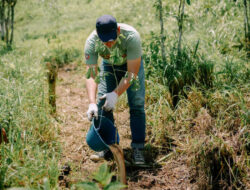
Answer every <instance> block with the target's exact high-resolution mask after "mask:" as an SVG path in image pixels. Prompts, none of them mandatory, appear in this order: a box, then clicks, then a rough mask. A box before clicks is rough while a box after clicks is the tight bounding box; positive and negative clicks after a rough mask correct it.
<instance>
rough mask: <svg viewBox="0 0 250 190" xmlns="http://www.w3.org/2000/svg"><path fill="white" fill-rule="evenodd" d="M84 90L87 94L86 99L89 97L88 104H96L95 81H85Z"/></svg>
mask: <svg viewBox="0 0 250 190" xmlns="http://www.w3.org/2000/svg"><path fill="white" fill-rule="evenodd" d="M86 89H87V92H88V97H89V103H90V104H91V103H94V104H96V89H97V84H96V82H95V80H94V79H93V78H92V77H90V78H89V79H86Z"/></svg>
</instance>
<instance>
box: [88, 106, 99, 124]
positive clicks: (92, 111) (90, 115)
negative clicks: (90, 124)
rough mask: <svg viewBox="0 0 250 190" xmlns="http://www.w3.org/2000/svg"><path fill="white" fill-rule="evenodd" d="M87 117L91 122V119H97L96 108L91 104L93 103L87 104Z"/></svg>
mask: <svg viewBox="0 0 250 190" xmlns="http://www.w3.org/2000/svg"><path fill="white" fill-rule="evenodd" d="M87 116H88V119H89V121H92V119H93V117H95V118H96V119H98V107H97V105H96V104H93V103H91V104H89V109H88V111H87Z"/></svg>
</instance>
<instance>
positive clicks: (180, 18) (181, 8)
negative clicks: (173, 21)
mask: <svg viewBox="0 0 250 190" xmlns="http://www.w3.org/2000/svg"><path fill="white" fill-rule="evenodd" d="M184 7H185V0H180V4H179V13H178V26H179V40H178V55H179V54H180V52H181V40H182V29H183V18H184Z"/></svg>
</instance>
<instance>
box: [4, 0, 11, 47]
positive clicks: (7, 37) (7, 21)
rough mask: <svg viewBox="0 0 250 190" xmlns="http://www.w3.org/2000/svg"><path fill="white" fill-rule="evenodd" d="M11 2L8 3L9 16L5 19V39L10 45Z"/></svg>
mask: <svg viewBox="0 0 250 190" xmlns="http://www.w3.org/2000/svg"><path fill="white" fill-rule="evenodd" d="M10 11H11V9H10V3H8V11H7V18H6V19H5V32H6V34H5V40H6V45H7V46H9V24H10Z"/></svg>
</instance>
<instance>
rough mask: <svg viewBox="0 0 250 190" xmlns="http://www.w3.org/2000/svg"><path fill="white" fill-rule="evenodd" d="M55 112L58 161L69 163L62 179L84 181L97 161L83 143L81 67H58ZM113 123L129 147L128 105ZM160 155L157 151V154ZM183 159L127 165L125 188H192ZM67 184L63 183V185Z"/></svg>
mask: <svg viewBox="0 0 250 190" xmlns="http://www.w3.org/2000/svg"><path fill="white" fill-rule="evenodd" d="M56 90H57V115H58V119H59V121H60V123H59V131H60V141H61V143H62V151H63V152H62V154H63V157H62V159H61V163H60V164H61V165H64V164H67V163H68V164H69V165H70V167H71V172H70V174H69V175H68V176H67V177H65V180H64V181H62V182H61V183H62V184H61V185H62V189H63V187H64V186H65V181H66V182H67V183H68V184H73V183H76V182H80V181H86V179H88V178H89V177H90V176H91V174H92V173H93V171H96V170H97V168H98V166H99V165H100V164H101V163H95V162H92V161H91V160H89V156H90V155H91V154H93V152H92V151H91V150H90V149H89V147H88V146H87V144H86V141H85V137H86V133H87V131H88V129H89V125H90V123H89V121H88V119H87V117H86V111H87V109H88V99H87V92H86V91H85V80H84V72H83V68H80V67H79V66H77V65H76V64H71V65H68V66H66V67H64V68H63V69H60V71H59V74H58V83H57V89H56ZM119 111H120V112H119V114H116V117H117V115H119V118H118V121H117V123H116V124H117V126H118V130H119V134H120V145H121V146H122V148H123V149H129V146H130V129H129V115H128V109H127V108H126V109H123V110H119ZM161 156H163V155H160V154H159V155H158V157H161ZM183 160H184V159H182V158H178V159H172V160H170V161H168V162H167V163H166V164H164V165H163V166H162V167H161V168H154V169H143V170H138V169H134V168H132V169H131V168H127V179H128V189H132V190H139V189H153V190H162V189H171V190H174V189H178V190H180V189H195V188H193V187H192V184H191V182H192V180H193V179H191V177H190V174H189V171H188V168H187V164H186V163H185V162H184V161H183ZM66 186H67V185H66Z"/></svg>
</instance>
